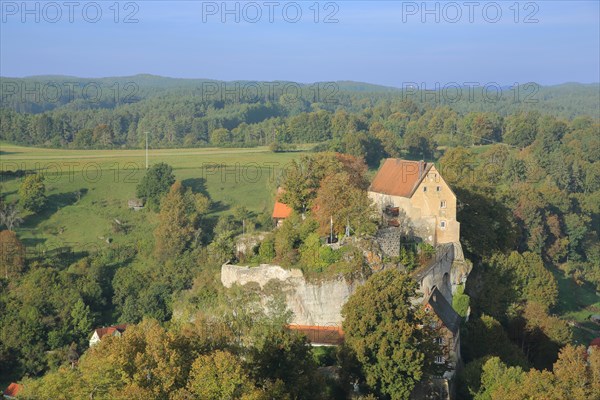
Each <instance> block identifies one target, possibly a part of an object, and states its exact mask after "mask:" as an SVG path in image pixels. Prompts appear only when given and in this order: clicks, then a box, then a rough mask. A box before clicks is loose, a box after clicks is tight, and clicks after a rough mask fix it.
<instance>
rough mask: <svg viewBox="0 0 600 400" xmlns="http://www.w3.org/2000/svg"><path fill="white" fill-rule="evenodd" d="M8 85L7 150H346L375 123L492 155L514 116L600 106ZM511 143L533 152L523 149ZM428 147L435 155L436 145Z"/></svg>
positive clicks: (488, 97) (369, 91)
mask: <svg viewBox="0 0 600 400" xmlns="http://www.w3.org/2000/svg"><path fill="white" fill-rule="evenodd" d="M0 84H1V85H0V86H1V88H2V95H1V96H0V97H1V103H0V107H1V111H0V112H1V114H0V116H1V117H2V118H1V121H2V122H1V125H0V135H1V136H0V139H1V140H5V141H9V142H14V143H19V144H27V145H36V146H45V147H62V148H79V149H85V148H105V149H110V148H139V147H142V146H143V145H144V141H145V133H146V132H148V133H149V136H150V145H151V147H153V148H157V147H181V146H185V147H197V146H238V147H239V146H257V145H266V144H270V143H272V142H283V143H314V142H324V141H332V142H333V144H332V146H338V147H339V144H338V143H337V142H339V141H340V140H341V139H342V136H344V135H345V134H346V133H349V132H356V133H361V132H367V131H368V130H369V129H368V128H369V127H370V126H371V125H372V124H373V123H375V122H379V123H381V124H383V126H384V127H385V128H386V129H387V130H389V131H390V132H391V133H392V134H393V136H394V137H395V138H397V139H403V138H405V140H406V141H407V142H408V144H407V146H411V144H410V142H411V141H413V142H429V141H431V140H432V138H430V137H427V135H429V136H432V135H433V136H437V135H442V137H436V138H435V140H436V143H437V144H439V145H456V144H467V145H470V144H485V143H492V142H494V141H499V140H500V139H501V137H502V136H503V132H504V128H505V125H506V124H505V121H504V118H505V117H507V116H508V115H511V114H516V113H522V112H536V111H537V112H540V113H543V114H549V115H554V116H556V117H562V118H568V119H571V118H573V117H576V116H579V115H592V116H597V115H598V111H599V110H598V104H599V103H600V99H599V90H598V89H599V88H598V85H597V84H590V85H582V84H564V85H558V86H550V87H542V86H540V85H537V84H535V83H524V84H521V85H516V84H515V85H514V86H511V87H507V86H500V85H498V84H495V83H473V82H471V83H468V84H467V83H465V84H458V83H448V84H445V85H439V84H437V85H430V86H429V87H428V86H426V85H424V84H418V83H407V84H405V85H404V86H405V87H404V88H401V89H396V88H388V87H383V86H377V85H370V84H364V83H356V82H322V83H313V84H298V83H294V82H248V81H235V82H222V81H211V80H193V79H188V80H186V79H171V78H162V77H155V76H149V75H136V76H132V77H124V78H102V79H81V78H74V77H73V78H71V77H51V76H49V77H33V78H20V79H16V78H6V77H4V78H0ZM431 119H434V120H435V121H436V122H434V124H438V126H437V127H435V128H434V129H431V130H430V131H431V132H429V133H428V134H425V133H423V132H421V131H422V130H423V129H426V128H427V129H429V127H428V126H427V124H429V123H430V120H431ZM439 120H443V122H437V121H439ZM473 121H475V122H476V124H475V125H473ZM484 126H485V127H484ZM432 128H433V127H432ZM414 135H416V136H417V137H416V138H413V136H414ZM421 136H424V138H423V140H421ZM358 137H359V140H364V138H362V137H361V136H360V135H359V136H358ZM400 142H401V143H402V140H400ZM508 142H509V143H510V144H514V145H518V146H522V147H523V146H524V145H527V142H526V141H525V142H522V140H519V139H516V138H513V139H511V140H509V141H508ZM417 147H419V146H417ZM420 147H422V149H421V150H423V151H430V150H431V149H432V146H431V145H430V144H429V143H422V145H421V146H420Z"/></svg>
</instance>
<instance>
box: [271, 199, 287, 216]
mask: <svg viewBox="0 0 600 400" xmlns="http://www.w3.org/2000/svg"><path fill="white" fill-rule="evenodd" d="M290 215H292V209H291V208H290V207H289V206H288V205H287V204H283V203H281V202H279V201H277V202H275V207H274V208H273V218H288V217H289V216H290Z"/></svg>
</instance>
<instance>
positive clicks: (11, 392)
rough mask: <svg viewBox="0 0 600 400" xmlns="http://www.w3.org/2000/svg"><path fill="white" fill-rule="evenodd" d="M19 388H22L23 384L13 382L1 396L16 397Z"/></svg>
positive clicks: (6, 397)
mask: <svg viewBox="0 0 600 400" xmlns="http://www.w3.org/2000/svg"><path fill="white" fill-rule="evenodd" d="M21 390H23V385H19V384H18V383H14V382H13V383H11V384H10V385H8V387H7V388H6V390H5V391H4V392H3V396H4V398H5V399H16V398H17V396H18V394H19V392H20V391H21Z"/></svg>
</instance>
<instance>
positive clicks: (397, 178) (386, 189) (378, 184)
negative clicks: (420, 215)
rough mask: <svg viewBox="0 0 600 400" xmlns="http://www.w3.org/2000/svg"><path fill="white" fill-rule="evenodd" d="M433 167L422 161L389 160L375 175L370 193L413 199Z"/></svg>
mask: <svg viewBox="0 0 600 400" xmlns="http://www.w3.org/2000/svg"><path fill="white" fill-rule="evenodd" d="M432 165H433V164H431V163H426V162H422V161H408V160H401V159H399V158H388V159H386V160H385V162H384V163H383V165H382V166H381V168H380V169H379V171H378V172H377V175H375V178H374V179H373V182H371V186H370V187H369V191H371V192H377V193H383V194H388V195H392V196H401V197H411V196H412V194H413V192H414V191H415V189H416V188H417V186H418V185H419V183H420V182H421V180H422V179H423V177H424V176H425V174H426V173H427V171H428V170H429V169H430V168H431V167H432ZM419 167H420V168H419Z"/></svg>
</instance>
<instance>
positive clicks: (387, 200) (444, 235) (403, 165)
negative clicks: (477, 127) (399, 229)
mask: <svg viewBox="0 0 600 400" xmlns="http://www.w3.org/2000/svg"><path fill="white" fill-rule="evenodd" d="M369 197H370V198H371V200H372V201H373V202H374V203H375V204H376V206H377V211H378V212H379V213H380V215H381V218H382V220H384V221H386V222H387V224H388V225H389V226H400V225H403V224H406V223H409V224H410V226H411V230H412V231H413V232H414V235H415V236H417V237H420V238H421V239H422V240H423V241H425V242H428V243H430V244H432V245H434V246H435V245H437V244H442V243H456V242H458V241H459V237H460V223H459V222H458V221H457V220H456V195H455V194H454V192H453V191H452V189H451V188H450V186H449V185H448V184H447V183H446V181H445V180H444V178H442V176H441V174H440V172H439V171H438V170H437V169H436V167H435V165H433V164H432V163H427V162H424V161H408V160H401V159H398V158H388V159H386V160H385V162H384V163H383V165H382V166H381V168H380V169H379V171H378V172H377V175H375V178H374V179H373V181H372V183H371V186H370V187H369Z"/></svg>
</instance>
